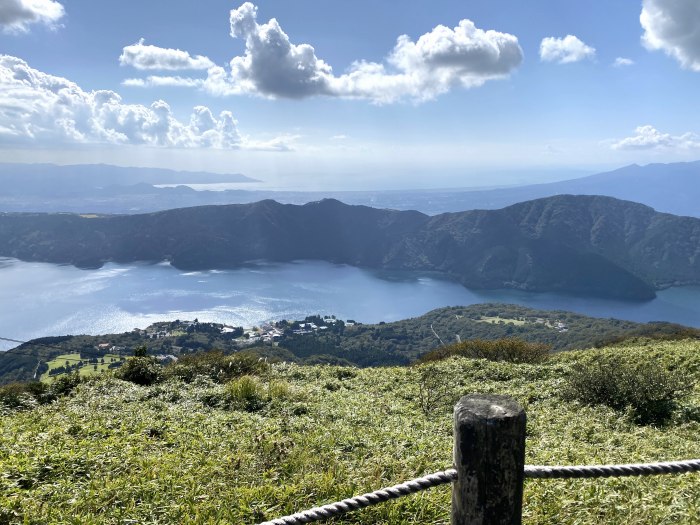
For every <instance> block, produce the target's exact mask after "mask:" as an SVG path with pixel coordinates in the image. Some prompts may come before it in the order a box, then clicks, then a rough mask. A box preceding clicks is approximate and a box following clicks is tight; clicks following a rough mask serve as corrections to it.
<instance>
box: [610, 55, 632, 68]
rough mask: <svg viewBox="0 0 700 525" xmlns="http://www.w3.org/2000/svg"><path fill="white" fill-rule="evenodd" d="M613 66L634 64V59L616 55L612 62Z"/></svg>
mask: <svg viewBox="0 0 700 525" xmlns="http://www.w3.org/2000/svg"><path fill="white" fill-rule="evenodd" d="M612 65H613V66H614V67H624V66H632V65H634V60H631V59H629V58H624V57H617V58H616V59H615V61H614V62H613V64H612Z"/></svg>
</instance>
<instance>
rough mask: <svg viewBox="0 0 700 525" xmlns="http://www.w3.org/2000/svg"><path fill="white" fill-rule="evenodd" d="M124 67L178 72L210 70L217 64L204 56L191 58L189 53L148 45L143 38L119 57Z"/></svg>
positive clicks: (123, 50)
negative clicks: (184, 70)
mask: <svg viewBox="0 0 700 525" xmlns="http://www.w3.org/2000/svg"><path fill="white" fill-rule="evenodd" d="M119 63H120V64H121V65H122V66H132V67H135V68H136V69H162V70H167V71H178V70H183V69H209V68H210V67H213V66H214V65H215V64H214V62H212V61H211V60H209V59H208V58H207V57H205V56H202V55H196V56H191V55H190V54H189V53H188V52H187V51H182V50H180V49H168V48H164V47H158V46H152V45H147V44H145V43H144V39H143V38H142V39H141V40H139V41H138V42H137V43H136V44H132V45H130V46H125V47H124V48H123V49H122V54H121V55H120V57H119Z"/></svg>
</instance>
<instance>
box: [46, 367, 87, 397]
mask: <svg viewBox="0 0 700 525" xmlns="http://www.w3.org/2000/svg"><path fill="white" fill-rule="evenodd" d="M81 382H82V379H81V378H80V375H79V374H78V372H77V371H75V372H73V373H70V374H61V375H60V376H58V377H57V378H56V379H54V380H53V381H51V384H50V386H49V394H50V395H52V396H54V397H58V396H67V395H68V394H70V393H71V392H73V390H75V388H76V387H77V386H78V385H79V384H80V383H81Z"/></svg>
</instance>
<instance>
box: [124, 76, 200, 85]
mask: <svg viewBox="0 0 700 525" xmlns="http://www.w3.org/2000/svg"><path fill="white" fill-rule="evenodd" d="M203 84H204V80H203V79H200V78H190V77H180V76H174V77H173V76H158V75H155V76H154V75H151V76H148V77H146V78H126V79H124V80H122V85H123V86H127V87H164V86H166V87H201V86H202V85H203Z"/></svg>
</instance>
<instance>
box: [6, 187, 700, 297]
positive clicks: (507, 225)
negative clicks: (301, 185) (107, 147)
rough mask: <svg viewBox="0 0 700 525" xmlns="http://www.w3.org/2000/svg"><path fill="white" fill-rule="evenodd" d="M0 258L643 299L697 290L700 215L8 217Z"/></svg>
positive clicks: (336, 207)
mask: <svg viewBox="0 0 700 525" xmlns="http://www.w3.org/2000/svg"><path fill="white" fill-rule="evenodd" d="M0 256H6V257H16V258H18V259H22V260H28V261H44V262H52V263H69V264H74V265H76V266H79V267H86V268H89V267H99V266H101V265H103V264H104V263H106V262H109V261H114V262H120V263H129V262H134V261H153V262H157V261H164V260H168V261H171V263H172V264H173V265H174V266H176V267H178V268H182V269H188V270H189V269H192V270H194V269H211V268H232V267H236V266H240V265H243V264H245V263H246V262H248V261H253V260H261V259H262V260H269V261H292V260H299V259H317V260H325V261H330V262H334V263H344V264H350V265H354V266H360V267H366V268H378V269H389V270H419V271H434V272H440V273H442V274H446V275H448V276H450V277H452V278H454V279H456V280H457V281H459V282H460V283H462V284H463V285H465V286H467V287H469V288H474V289H479V288H481V289H497V288H516V289H521V290H531V291H561V292H568V293H572V294H577V295H590V296H601V297H615V298H624V299H637V300H645V299H650V298H653V297H654V295H655V292H654V290H655V289H658V288H662V287H666V286H671V285H683V284H700V219H695V218H690V217H677V216H673V215H669V214H663V213H658V212H655V211H654V210H652V209H651V208H649V207H647V206H643V205H641V204H637V203H633V202H626V201H621V200H617V199H613V198H610V197H600V196H571V195H559V196H555V197H548V198H545V199H538V200H533V201H528V202H524V203H520V204H516V205H513V206H509V207H507V208H503V209H500V210H473V211H466V212H460V213H445V214H440V215H436V216H433V217H431V216H428V215H425V214H422V213H419V212H416V211H395V210H382V209H375V208H369V207H365V206H349V205H346V204H343V203H341V202H339V201H336V200H323V201H320V202H314V203H309V204H306V205H303V206H296V205H283V204H279V203H277V202H275V201H271V200H266V201H261V202H257V203H254V204H240V205H228V206H204V207H194V208H184V209H175V210H168V211H163V212H157V213H151V214H143V215H124V216H94V215H84V216H81V215H75V214H40V213H35V214H15V213H3V214H0Z"/></svg>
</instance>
